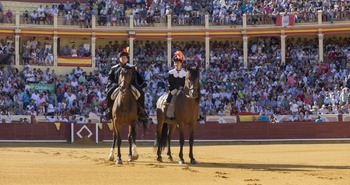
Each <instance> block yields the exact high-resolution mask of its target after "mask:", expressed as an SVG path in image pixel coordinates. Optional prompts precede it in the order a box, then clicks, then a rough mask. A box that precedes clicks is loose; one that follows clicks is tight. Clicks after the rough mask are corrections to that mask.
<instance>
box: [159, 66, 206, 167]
mask: <svg viewBox="0 0 350 185" xmlns="http://www.w3.org/2000/svg"><path fill="white" fill-rule="evenodd" d="M199 86H200V84H199V68H198V67H191V68H187V74H186V80H185V87H184V89H183V90H182V91H180V92H179V93H177V98H176V102H175V112H174V116H175V120H174V121H172V123H170V124H169V123H164V120H165V115H166V110H165V109H164V106H163V105H164V102H165V100H166V97H167V94H164V95H162V96H161V97H159V99H158V101H157V120H158V124H157V139H156V142H155V146H156V147H158V149H157V160H158V161H159V162H162V156H161V152H162V150H164V148H165V147H166V146H167V147H168V152H167V155H168V159H169V160H170V161H172V160H173V157H172V156H171V150H170V141H171V137H172V134H173V133H174V130H175V128H176V126H177V127H178V131H179V136H180V137H179V138H180V152H179V164H184V163H185V161H184V159H183V152H182V150H183V145H184V142H185V141H184V133H183V132H184V127H185V125H188V126H189V133H190V138H189V144H190V152H189V157H190V159H191V161H190V163H191V164H196V160H195V159H194V157H193V142H194V130H195V128H196V126H197V119H198V116H199V113H200V107H199V102H200V92H199V91H200V88H199ZM168 125H170V128H168Z"/></svg>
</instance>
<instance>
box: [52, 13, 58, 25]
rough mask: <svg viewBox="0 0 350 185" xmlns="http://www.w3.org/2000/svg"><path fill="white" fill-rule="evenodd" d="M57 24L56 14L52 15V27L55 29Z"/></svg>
mask: <svg viewBox="0 0 350 185" xmlns="http://www.w3.org/2000/svg"><path fill="white" fill-rule="evenodd" d="M57 23H58V16H57V13H55V14H54V15H53V27H54V28H57Z"/></svg>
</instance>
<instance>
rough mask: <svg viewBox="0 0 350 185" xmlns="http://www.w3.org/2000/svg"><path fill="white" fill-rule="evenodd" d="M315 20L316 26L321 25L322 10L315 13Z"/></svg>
mask: <svg viewBox="0 0 350 185" xmlns="http://www.w3.org/2000/svg"><path fill="white" fill-rule="evenodd" d="M317 20H318V25H321V24H322V10H318V11H317Z"/></svg>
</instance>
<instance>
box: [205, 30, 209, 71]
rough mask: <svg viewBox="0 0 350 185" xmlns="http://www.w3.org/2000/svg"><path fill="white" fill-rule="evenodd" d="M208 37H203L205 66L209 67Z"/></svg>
mask: <svg viewBox="0 0 350 185" xmlns="http://www.w3.org/2000/svg"><path fill="white" fill-rule="evenodd" d="M209 62H210V37H209V36H206V37H205V68H206V69H209V68H210V64H209Z"/></svg>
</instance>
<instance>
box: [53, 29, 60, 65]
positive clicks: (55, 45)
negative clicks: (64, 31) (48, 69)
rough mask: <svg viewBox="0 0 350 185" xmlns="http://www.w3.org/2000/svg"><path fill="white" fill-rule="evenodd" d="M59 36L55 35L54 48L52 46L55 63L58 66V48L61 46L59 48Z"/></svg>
mask: <svg viewBox="0 0 350 185" xmlns="http://www.w3.org/2000/svg"><path fill="white" fill-rule="evenodd" d="M57 43H58V37H57V35H55V36H54V37H53V48H52V54H53V65H54V66H55V67H56V66H57V62H58V61H57V57H58V50H59V49H60V48H58V44H57Z"/></svg>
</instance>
